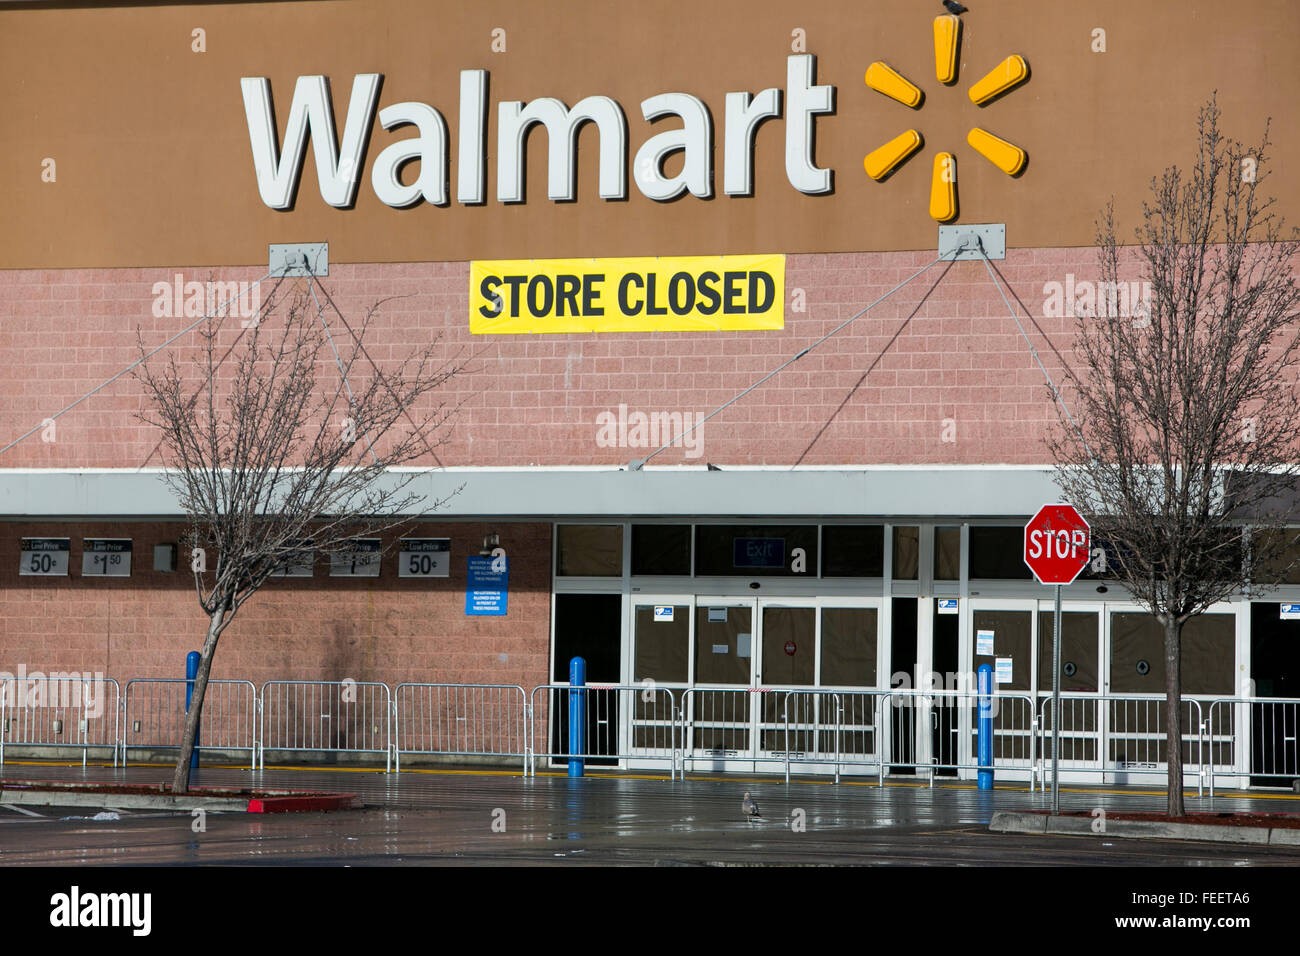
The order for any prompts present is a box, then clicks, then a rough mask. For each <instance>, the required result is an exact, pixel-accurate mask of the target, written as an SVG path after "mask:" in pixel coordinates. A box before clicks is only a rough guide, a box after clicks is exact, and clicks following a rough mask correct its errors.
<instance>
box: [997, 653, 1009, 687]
mask: <svg viewBox="0 0 1300 956" xmlns="http://www.w3.org/2000/svg"><path fill="white" fill-rule="evenodd" d="M1011 662H1012V658H1010V657H999V658H998V660H997V667H996V668H994V672H993V673H994V678H995V679H996V680H997V682H998V683H999V684H1010V683H1011V680H1012V677H1011Z"/></svg>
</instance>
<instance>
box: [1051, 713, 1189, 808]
mask: <svg viewBox="0 0 1300 956" xmlns="http://www.w3.org/2000/svg"><path fill="white" fill-rule="evenodd" d="M1060 696H1061V710H1060V712H1061V721H1060V731H1059V739H1060V756H1059V758H1058V765H1059V767H1060V769H1061V771H1062V772H1079V771H1082V772H1091V773H1094V774H1096V773H1100V774H1101V775H1102V782H1103V783H1108V784H1109V783H1114V784H1127V783H1133V782H1138V781H1139V780H1141V779H1142V778H1143V777H1144V776H1152V775H1156V776H1165V775H1167V774H1168V765H1167V763H1166V761H1165V743H1166V740H1167V730H1166V728H1165V706H1166V700H1165V698H1164V696H1163V695H1160V696H1157V695H1150V696H1140V695H1131V694H1124V695H1105V694H1087V693H1070V694H1061V695H1060ZM1182 708H1183V710H1182V713H1181V714H1180V726H1181V740H1182V759H1183V772H1184V775H1187V774H1194V775H1195V777H1196V791H1197V794H1198V795H1199V794H1200V793H1202V792H1203V788H1204V783H1205V776H1206V770H1207V767H1206V757H1207V751H1206V729H1207V728H1206V725H1205V712H1204V710H1203V708H1202V701H1201V700H1199V699H1197V698H1193V697H1184V698H1183V700H1182ZM1053 723H1054V721H1053V709H1052V697H1051V695H1050V694H1049V695H1045V696H1041V699H1040V709H1039V720H1038V725H1039V731H1040V733H1041V735H1042V743H1041V745H1040V748H1039V750H1040V753H1041V754H1042V759H1043V760H1044V768H1043V770H1044V772H1049V771H1050V760H1051V757H1052V751H1051V747H1052V732H1053Z"/></svg>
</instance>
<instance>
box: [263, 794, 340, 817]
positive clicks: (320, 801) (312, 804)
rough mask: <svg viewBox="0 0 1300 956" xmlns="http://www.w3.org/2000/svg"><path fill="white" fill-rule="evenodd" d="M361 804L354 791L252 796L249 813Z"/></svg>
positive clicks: (338, 807)
mask: <svg viewBox="0 0 1300 956" xmlns="http://www.w3.org/2000/svg"><path fill="white" fill-rule="evenodd" d="M360 806H361V801H360V800H358V799H357V795H356V794H355V793H332V794H327V795H326V794H322V795H315V796H302V797H254V798H253V799H251V800H249V801H248V812H249V813H305V812H311V811H320V810H354V809H356V808H357V807H360Z"/></svg>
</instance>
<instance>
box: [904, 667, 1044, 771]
mask: <svg viewBox="0 0 1300 956" xmlns="http://www.w3.org/2000/svg"><path fill="white" fill-rule="evenodd" d="M989 699H990V707H991V716H992V718H993V741H992V745H993V750H992V752H993V770H994V773H995V774H996V773H997V772H999V771H1002V772H1004V775H1005V772H1006V771H1012V772H1014V773H1016V774H1017V775H1019V774H1022V773H1023V774H1024V776H1025V777H1026V778H1027V779H1028V781H1029V789H1030V791H1031V792H1032V791H1033V789H1034V787H1035V783H1036V781H1037V779H1039V777H1038V762H1037V749H1038V717H1037V713H1036V711H1035V708H1034V701H1033V698H1032V697H1030V696H1029V695H1028V694H992V695H990V697H989ZM918 711H919V717H920V718H921V719H920V721H918V720H917V717H918ZM978 720H979V694H978V692H977V691H976V690H974V689H969V690H940V689H933V690H930V689H925V688H911V689H905V690H904V689H897V690H891V691H887V692H885V693H884V694H883V695H882V697H881V721H882V724H883V723H884V722H885V721H889V722H890V723H891V724H892V725H899V724H900V723H901V724H904V725H906V724H907V723H912V724H913V725H914V726H915V725H916V724H917V723H920V724H923V725H924V726H925V727H928V728H929V730H930V733H931V738H930V744H929V747H928V748H927V749H929V751H930V759H929V760H922V759H916V756H915V754H914V752H913V749H908V750H906V751H903V752H896V753H891V754H890V755H889V757H888V758H887V759H885V760H884V761H883V763H882V766H881V771H880V773H881V779H880V784H881V785H882V786H883V785H884V767H885V766H889V767H905V768H913V769H916V770H928V771H929V772H930V786H932V787H933V786H934V784H935V780H936V779H937V778H938V777H939V776H941V773H940V771H950V772H951V775H952V776H954V777H958V776H960V775H961V773H962V772H963V771H966V772H971V773H978V771H979V770H980V769H982V768H981V767H980V763H979V753H978V748H977V746H976V734H977V732H978ZM894 736H895V737H897V736H898V735H897V734H896V733H895V734H894ZM899 749H900V748H895V750H899ZM914 749H920V748H914Z"/></svg>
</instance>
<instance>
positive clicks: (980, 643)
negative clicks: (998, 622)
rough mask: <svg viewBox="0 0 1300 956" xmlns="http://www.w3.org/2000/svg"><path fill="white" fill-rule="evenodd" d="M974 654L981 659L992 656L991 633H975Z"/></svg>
mask: <svg viewBox="0 0 1300 956" xmlns="http://www.w3.org/2000/svg"><path fill="white" fill-rule="evenodd" d="M975 653H976V654H977V655H980V656H983V657H992V656H993V632H992V631H976V632H975Z"/></svg>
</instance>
